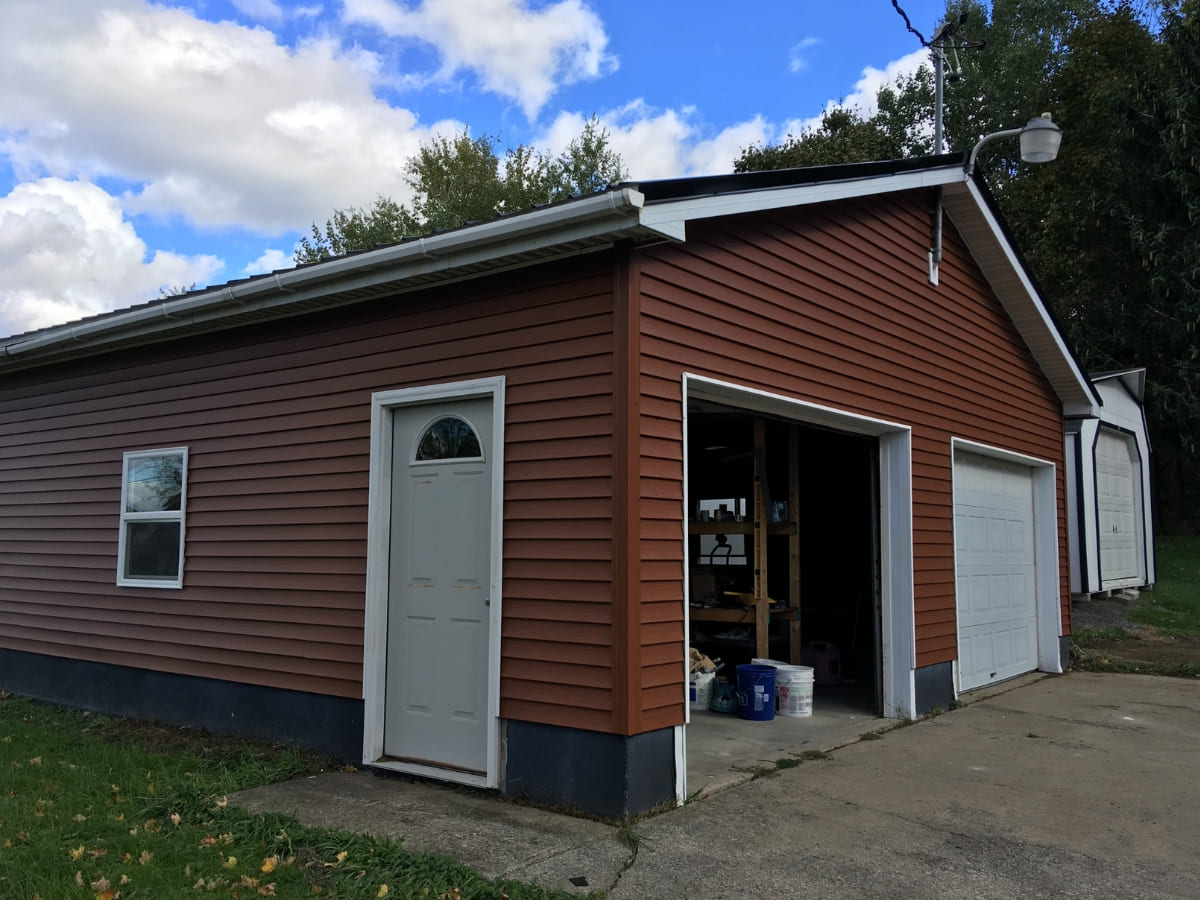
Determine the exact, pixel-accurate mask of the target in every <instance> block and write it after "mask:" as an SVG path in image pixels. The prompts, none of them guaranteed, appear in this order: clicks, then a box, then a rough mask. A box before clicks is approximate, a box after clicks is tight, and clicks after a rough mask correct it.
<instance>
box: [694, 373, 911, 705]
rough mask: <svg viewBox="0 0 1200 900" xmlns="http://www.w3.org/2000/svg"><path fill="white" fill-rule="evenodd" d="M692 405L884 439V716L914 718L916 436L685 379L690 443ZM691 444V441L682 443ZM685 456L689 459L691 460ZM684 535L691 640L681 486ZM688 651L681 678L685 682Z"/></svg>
mask: <svg viewBox="0 0 1200 900" xmlns="http://www.w3.org/2000/svg"><path fill="white" fill-rule="evenodd" d="M690 398H697V399H706V400H713V401H716V402H719V403H727V404H729V405H730V406H735V407H739V408H742V409H746V410H750V411H756V412H762V413H767V414H770V415H775V416H779V417H781V418H785V419H791V420H792V421H795V422H797V423H801V424H809V425H821V426H824V427H827V428H833V429H835V430H838V431H843V432H850V433H852V434H862V435H873V436H875V437H877V438H878V439H879V504H880V508H879V567H880V593H881V595H882V596H881V598H880V601H881V606H882V615H883V622H882V623H881V625H882V638H883V640H882V643H883V714H884V715H885V716H888V717H890V718H905V717H908V716H912V715H913V714H914V713H913V711H914V710H915V709H916V676H915V674H914V670H915V667H916V658H917V651H916V619H915V615H914V605H913V602H914V601H913V533H912V429H911V428H909V426H907V425H903V424H900V423H897V422H889V421H887V420H885V419H875V418H872V417H870V416H864V415H860V414H858V413H852V412H847V411H845V410H840V409H835V408H833V407H829V406H822V405H820V404H817V403H810V402H808V401H805V400H799V399H797V398H794V397H787V396H784V395H782V394H773V393H770V392H768V391H762V390H758V389H756V388H749V387H743V386H741V385H737V384H731V383H729V382H724V381H717V380H716V379H713V378H708V377H705V376H702V375H691V374H688V373H684V376H683V421H684V435H685V436H686V435H687V404H688V400H689V399H690ZM685 439H686V437H685ZM686 457H687V454H686V453H685V454H684V458H685V460H686ZM683 487H684V496H683V509H682V511H681V512H682V522H681V529H682V533H683V541H684V560H685V562H684V567H683V573H684V575H683V577H684V587H683V598H684V599H683V617H684V619H683V622H684V639H685V644H686V637H687V635H688V634H689V629H690V623H689V611H688V600H687V598H688V597H689V596H690V593H689V592H690V590H691V586H690V585H689V584H688V565H687V512H686V511H687V510H688V509H690V499H689V497H688V491H687V480H686V477H685V479H684V486H683ZM686 655H687V648H686V646H685V648H684V657H685V662H684V677H685V679H686V677H687V675H686V672H687V662H686Z"/></svg>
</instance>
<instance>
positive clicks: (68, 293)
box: [0, 178, 222, 335]
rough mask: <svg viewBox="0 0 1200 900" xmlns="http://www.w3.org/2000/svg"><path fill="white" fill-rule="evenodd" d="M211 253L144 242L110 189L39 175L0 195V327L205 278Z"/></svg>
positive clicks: (149, 295)
mask: <svg viewBox="0 0 1200 900" xmlns="http://www.w3.org/2000/svg"><path fill="white" fill-rule="evenodd" d="M221 265H222V263H221V260H219V259H217V258H216V257H213V256H183V255H180V254H177V253H168V252H165V251H162V250H159V251H156V252H154V253H153V254H152V255H151V256H150V257H149V259H147V250H146V245H145V243H144V242H143V241H142V240H141V239H140V238H139V237H138V236H137V234H136V233H135V232H134V229H133V226H132V225H131V224H130V223H129V222H127V221H126V220H125V219H124V217H123V215H122V213H121V208H120V205H119V204H118V202H117V200H116V198H115V197H112V196H111V195H109V194H107V193H106V192H105V191H103V190H101V189H100V188H99V187H97V186H96V185H93V184H89V183H88V182H86V181H66V180H64V179H61V178H43V179H40V180H38V181H33V182H26V183H25V184H19V185H17V186H16V187H15V188H14V189H13V190H12V192H11V193H10V194H9V195H8V196H7V197H3V198H0V272H3V273H4V277H3V280H2V281H0V334H5V335H8V334H17V333H20V332H24V331H28V330H32V329H35V328H43V327H46V326H49V325H56V324H58V323H60V322H66V321H70V320H72V319H79V318H83V317H85V316H90V315H95V314H96V313H101V312H105V311H107V310H110V309H113V308H115V307H118V306H128V305H130V304H131V303H136V302H137V301H139V300H149V299H153V298H154V297H156V296H157V295H158V292H159V289H160V288H163V287H167V286H176V287H187V286H189V285H191V284H192V283H193V282H196V283H201V284H203V283H205V282H207V281H208V280H209V279H210V278H211V277H212V275H213V274H214V273H215V272H217V271H218V270H220V268H221Z"/></svg>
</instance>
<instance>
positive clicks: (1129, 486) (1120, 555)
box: [1096, 428, 1141, 590]
mask: <svg viewBox="0 0 1200 900" xmlns="http://www.w3.org/2000/svg"><path fill="white" fill-rule="evenodd" d="M1131 444H1132V440H1131V439H1129V438H1127V437H1126V436H1125V435H1123V434H1121V433H1120V432H1115V431H1110V430H1109V429H1106V428H1101V429H1100V432H1099V434H1098V435H1097V436H1096V511H1097V513H1098V515H1099V523H1100V587H1101V588H1103V589H1104V590H1109V589H1110V588H1115V587H1123V586H1126V585H1130V584H1140V583H1141V578H1140V576H1141V565H1140V560H1139V556H1140V554H1139V553H1138V546H1139V543H1140V542H1139V541H1138V534H1137V520H1136V518H1135V516H1134V509H1135V496H1136V491H1135V490H1134V472H1135V471H1136V467H1135V465H1134V457H1133V451H1132V447H1131V446H1130V445H1131Z"/></svg>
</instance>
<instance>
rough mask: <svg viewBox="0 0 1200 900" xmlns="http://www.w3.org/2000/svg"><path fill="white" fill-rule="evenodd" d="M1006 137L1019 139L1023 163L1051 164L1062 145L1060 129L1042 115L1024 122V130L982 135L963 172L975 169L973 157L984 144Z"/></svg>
mask: <svg viewBox="0 0 1200 900" xmlns="http://www.w3.org/2000/svg"><path fill="white" fill-rule="evenodd" d="M1006 137H1020V138H1021V159H1022V160H1023V161H1024V162H1028V163H1046V162H1053V161H1054V159H1055V158H1056V157H1057V156H1058V148H1059V145H1061V144H1062V129H1061V128H1059V127H1058V126H1057V125H1055V124H1054V121H1053V120H1052V119H1051V118H1050V113H1042V114H1041V115H1040V116H1034V117H1033V118H1032V119H1030V120H1029V121H1028V122H1026V123H1025V127H1024V128H1009V129H1008V130H1007V131H995V132H992V133H991V134H987V135H984V136H983V137H981V138H980V139H979V142H978V143H977V144H976V145H975V146H974V147H972V148H971V155H970V156H968V157H967V161H966V162H965V163H963V171H964V172H967V173H970V171H971V170H972V169H974V168H975V157H977V156H978V155H979V150H980V148H981V147H982V146H983V145H984V144H986V143H988V142H990V141H994V140H996V139H998V138H1006Z"/></svg>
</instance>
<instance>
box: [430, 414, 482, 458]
mask: <svg viewBox="0 0 1200 900" xmlns="http://www.w3.org/2000/svg"><path fill="white" fill-rule="evenodd" d="M445 459H483V445H482V444H481V443H480V440H479V435H478V434H476V433H475V429H474V428H472V427H471V423H470V422H468V421H467V420H466V419H461V418H459V417H458V416H442V417H441V418H438V419H434V420H433V421H432V422H430V423H429V425H427V426H426V427H425V430H424V431H423V432H421V439H420V440H419V441H417V449H416V452H415V453H414V454H413V462H437V461H439V460H445Z"/></svg>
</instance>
